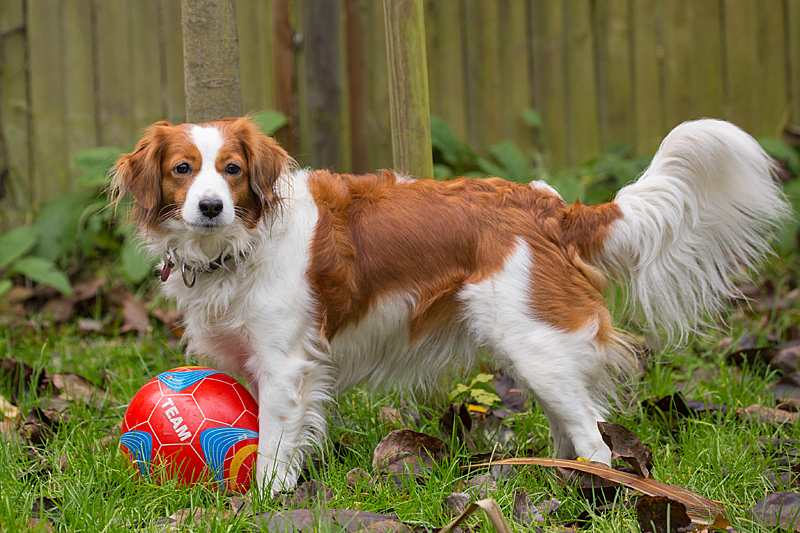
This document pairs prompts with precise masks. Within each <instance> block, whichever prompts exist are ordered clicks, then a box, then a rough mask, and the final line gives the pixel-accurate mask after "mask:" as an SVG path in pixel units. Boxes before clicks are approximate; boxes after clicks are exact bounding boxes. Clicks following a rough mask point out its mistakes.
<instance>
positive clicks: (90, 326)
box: [78, 318, 103, 333]
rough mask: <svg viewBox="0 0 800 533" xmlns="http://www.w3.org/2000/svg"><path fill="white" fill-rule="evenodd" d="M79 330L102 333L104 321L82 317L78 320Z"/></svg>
mask: <svg viewBox="0 0 800 533" xmlns="http://www.w3.org/2000/svg"><path fill="white" fill-rule="evenodd" d="M78 330H79V331H82V332H84V333H100V332H101V331H103V323H102V322H100V321H99V320H95V319H94V318H81V319H80V320H78Z"/></svg>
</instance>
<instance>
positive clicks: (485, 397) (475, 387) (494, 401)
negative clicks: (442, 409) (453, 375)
mask: <svg viewBox="0 0 800 533" xmlns="http://www.w3.org/2000/svg"><path fill="white" fill-rule="evenodd" d="M493 379H494V376H493V375H492V374H478V375H477V376H475V378H473V380H472V381H470V383H469V385H465V384H463V383H459V384H457V385H456V388H455V389H453V390H452V391H450V394H449V395H448V397H447V398H448V400H450V401H451V402H453V401H455V400H456V399H463V400H471V401H474V402H476V403H479V404H481V405H485V406H487V407H492V406H493V405H499V404H500V397H499V396H497V394H495V393H493V392H491V391H489V390H488V389H487V384H488V383H489V382H490V381H492V380H493Z"/></svg>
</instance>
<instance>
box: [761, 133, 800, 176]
mask: <svg viewBox="0 0 800 533" xmlns="http://www.w3.org/2000/svg"><path fill="white" fill-rule="evenodd" d="M757 140H758V144H760V145H761V148H763V149H764V151H765V152H767V153H768V154H769V155H771V156H772V157H774V158H775V159H777V160H779V161H784V162H785V163H786V167H787V168H788V169H789V170H790V171H791V172H792V174H793V175H795V176H800V155H798V154H797V152H796V151H795V150H794V148H792V147H791V146H789V145H788V144H786V143H785V142H784V141H782V140H781V139H776V138H775V137H759V138H758V139H757Z"/></svg>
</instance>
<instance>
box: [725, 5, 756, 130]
mask: <svg viewBox="0 0 800 533" xmlns="http://www.w3.org/2000/svg"><path fill="white" fill-rule="evenodd" d="M725 63H726V68H725V71H726V72H727V77H728V79H727V88H728V90H727V102H726V104H727V105H726V110H725V118H727V119H728V120H730V121H732V122H734V123H735V124H736V125H738V126H739V127H741V128H743V129H745V130H746V131H748V132H750V133H755V131H756V129H757V125H758V122H759V120H758V99H757V95H756V87H757V86H758V81H757V80H756V76H757V74H756V73H757V72H758V13H757V12H756V1H755V0H726V2H725Z"/></svg>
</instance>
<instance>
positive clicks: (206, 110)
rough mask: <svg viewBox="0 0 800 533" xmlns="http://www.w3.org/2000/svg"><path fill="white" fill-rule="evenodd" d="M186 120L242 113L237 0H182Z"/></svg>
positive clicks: (215, 117)
mask: <svg viewBox="0 0 800 533" xmlns="http://www.w3.org/2000/svg"><path fill="white" fill-rule="evenodd" d="M181 11H182V16H181V23H182V26H183V63H184V67H183V68H184V73H185V84H186V120H187V121H189V122H209V121H212V120H217V119H220V118H224V117H236V116H239V115H241V114H242V92H241V89H240V86H239V40H238V37H237V33H236V7H235V5H234V0H181Z"/></svg>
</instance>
